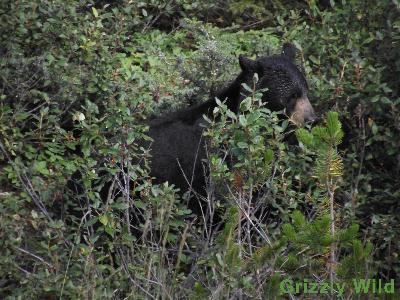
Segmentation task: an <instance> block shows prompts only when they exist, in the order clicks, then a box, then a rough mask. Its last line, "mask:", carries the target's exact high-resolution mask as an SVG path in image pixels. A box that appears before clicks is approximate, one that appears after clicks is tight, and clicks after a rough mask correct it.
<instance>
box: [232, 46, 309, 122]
mask: <svg viewBox="0 0 400 300" xmlns="http://www.w3.org/2000/svg"><path fill="white" fill-rule="evenodd" d="M295 55H296V48H295V46H294V45H292V44H289V43H287V44H284V45H283V49H282V54H281V55H274V56H270V57H261V58H259V59H257V60H251V59H249V58H246V57H244V56H239V64H240V67H241V69H242V71H244V72H251V73H257V74H258V78H259V80H258V83H257V86H256V88H257V89H258V90H259V89H266V91H265V92H264V93H263V98H262V99H263V101H264V102H266V103H267V107H268V108H269V109H271V110H273V111H279V110H285V113H286V114H287V115H288V116H289V118H290V119H291V120H292V121H293V122H294V123H296V124H302V123H306V122H315V121H316V119H317V116H316V115H315V113H314V109H313V107H312V105H311V103H310V101H309V99H308V96H307V92H308V85H307V81H306V78H305V77H304V74H303V73H302V72H301V71H300V70H299V68H298V67H297V66H296V64H295Z"/></svg>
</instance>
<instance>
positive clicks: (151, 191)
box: [0, 0, 400, 299]
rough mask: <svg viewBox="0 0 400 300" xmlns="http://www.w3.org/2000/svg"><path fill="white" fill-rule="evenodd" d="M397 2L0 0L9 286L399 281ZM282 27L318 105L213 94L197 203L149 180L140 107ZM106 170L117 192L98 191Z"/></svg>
mask: <svg viewBox="0 0 400 300" xmlns="http://www.w3.org/2000/svg"><path fill="white" fill-rule="evenodd" d="M399 17H400V4H399V2H398V1H397V0H392V1H389V0H384V1H378V2H377V1H359V0H358V1H356V0H342V1H333V0H331V1H313V0H310V1H289V0H287V1H284V0H281V1H279V0H275V1H266V2H265V3H263V2H260V1H245V0H239V1H216V2H213V3H210V1H185V0H179V1H158V0H155V1H147V2H145V1H143V2H140V1H125V0H120V1H59V0H55V1H54V0H52V1H50V0H46V1H25V0H24V1H2V2H1V3H0V24H1V25H0V41H1V43H0V55H1V60H0V170H1V172H0V298H2V299H3V298H6V299H57V298H58V299H125V298H128V299H153V298H155V299H159V298H160V299H170V298H171V299H185V298H189V299H206V298H210V299H272V298H273V297H278V298H279V297H281V296H282V295H281V296H279V295H280V293H282V288H281V282H283V281H284V280H285V279H288V278H290V279H292V280H293V281H296V282H303V280H304V279H307V280H309V281H315V282H327V283H329V284H333V289H332V291H331V290H329V293H330V292H332V297H333V298H338V299H341V298H343V299H344V298H346V299H349V298H350V299H351V298H353V297H357V295H356V294H355V293H356V291H355V290H354V289H353V288H351V287H352V279H354V278H366V279H368V278H381V279H382V280H384V281H385V282H390V279H394V280H395V283H396V287H397V288H399V280H400V263H399V255H400V242H399V240H400V220H399V216H400V203H399V199H400V181H399V179H398V178H399V176H400V152H399V149H400V139H399V138H398V137H399V135H400V125H399V124H400V96H399V93H400V89H399V87H400V79H399V78H400V77H399V76H398V75H399V72H400V54H399V53H400V52H399V51H398V47H399V43H400V18H399ZM284 42H293V43H294V44H295V45H296V46H297V48H298V49H299V50H300V51H299V53H298V56H297V63H298V65H299V66H301V68H302V69H303V70H304V72H305V74H306V76H307V78H308V83H309V90H310V95H309V98H310V99H311V101H312V103H313V106H314V107H315V109H316V111H317V112H318V114H319V115H320V116H321V117H323V120H324V121H323V122H322V123H321V124H320V125H318V126H316V127H314V128H312V129H311V128H308V127H307V128H303V129H301V130H297V131H296V134H295V133H294V132H293V128H292V127H291V126H289V123H288V121H284V122H282V121H279V120H280V116H279V113H276V112H270V111H269V110H267V109H266V108H265V107H264V106H263V105H262V103H260V102H259V99H260V95H259V94H258V93H255V92H251V96H250V97H249V98H247V99H246V100H245V101H244V102H243V103H242V105H241V108H240V114H239V115H234V114H232V113H231V112H230V111H229V110H227V108H226V106H225V105H224V104H223V103H220V105H219V107H218V109H216V110H215V118H218V120H219V121H218V122H216V121H215V119H208V120H207V121H208V122H209V124H210V127H209V129H208V131H207V135H208V136H209V138H210V141H211V142H210V145H211V147H210V149H209V151H210V153H209V169H210V171H211V176H210V179H209V186H208V196H207V199H202V198H201V197H200V196H197V197H198V199H197V200H198V201H200V202H201V203H203V205H202V207H204V210H205V211H204V212H203V214H197V215H195V214H194V213H193V212H192V211H190V210H189V209H188V206H187V203H188V201H189V198H190V197H192V198H193V197H194V198H196V196H195V195H191V194H189V193H186V194H185V195H180V194H179V193H177V191H176V190H175V188H174V187H173V186H171V185H169V184H167V183H166V184H163V185H160V186H159V185H154V184H152V180H151V178H150V177H149V168H150V162H151V158H150V157H149V153H148V149H144V148H143V147H140V146H139V145H140V141H142V140H143V139H146V138H147V137H146V130H147V128H146V125H144V124H145V122H144V120H145V119H147V118H149V117H150V116H151V115H159V114H163V113H166V112H168V111H173V110H176V109H179V108H181V107H186V106H188V105H192V104H195V103H200V102H202V101H204V100H206V99H208V98H209V97H210V96H211V97H212V95H213V94H215V92H216V91H217V90H218V89H220V88H221V87H223V86H224V85H225V84H226V83H228V82H229V80H231V79H232V78H233V76H234V75H235V74H237V72H238V70H239V65H238V61H237V57H238V55H240V54H245V55H246V56H249V57H256V56H262V55H271V54H276V53H279V51H280V48H281V45H282V44H283V43H284ZM256 80H257V77H255V78H254V81H256ZM246 88H247V89H248V90H249V91H253V87H251V86H248V87H246ZM295 135H296V136H297V139H298V141H297V140H296V142H295V143H293V142H290V143H289V142H288V140H293V138H294V136H295ZM288 136H290V138H288ZM139 161H140V163H138V162H139ZM107 182H114V184H116V185H118V186H119V188H120V189H121V191H122V192H121V193H120V194H119V196H118V197H114V195H111V194H109V195H106V197H105V198H106V199H104V197H101V195H100V194H101V193H102V187H103V186H104V184H105V183H107ZM190 201H192V200H190ZM216 220H217V222H218V223H219V225H216V224H214V223H213V222H216ZM336 284H345V285H346V287H347V288H346V289H345V290H344V292H343V295H341V293H340V289H339V288H337V286H336ZM285 291H286V292H285V293H284V295H283V297H287V298H290V297H292V298H293V297H296V298H302V297H303V298H306V297H309V296H310V295H308V294H307V293H304V290H302V291H299V292H297V291H296V290H291V289H290V288H289V289H286V290H285ZM389 296H390V295H389ZM320 297H324V295H320ZM394 297H396V296H394Z"/></svg>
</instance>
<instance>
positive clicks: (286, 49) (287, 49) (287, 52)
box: [282, 43, 297, 60]
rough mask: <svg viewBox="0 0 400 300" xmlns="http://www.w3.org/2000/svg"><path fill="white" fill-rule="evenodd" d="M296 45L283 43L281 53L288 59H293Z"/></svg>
mask: <svg viewBox="0 0 400 300" xmlns="http://www.w3.org/2000/svg"><path fill="white" fill-rule="evenodd" d="M296 51H297V49H296V47H295V46H294V45H293V44H291V43H285V44H283V47H282V55H284V56H286V57H287V58H289V59H290V60H294V59H295V58H296Z"/></svg>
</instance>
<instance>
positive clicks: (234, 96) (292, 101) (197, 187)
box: [148, 44, 316, 194]
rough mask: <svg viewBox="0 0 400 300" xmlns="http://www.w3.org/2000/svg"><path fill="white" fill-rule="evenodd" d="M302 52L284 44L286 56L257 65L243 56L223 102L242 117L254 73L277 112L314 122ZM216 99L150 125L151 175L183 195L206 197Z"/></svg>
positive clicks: (265, 98) (297, 120)
mask: <svg viewBox="0 0 400 300" xmlns="http://www.w3.org/2000/svg"><path fill="white" fill-rule="evenodd" d="M295 54H296V49H295V47H294V46H293V45H292V44H284V46H283V49H282V53H281V54H280V55H275V56H270V57H261V58H259V59H257V60H255V61H253V60H251V59H248V58H246V57H243V56H240V57H239V64H240V68H241V72H240V74H239V75H238V76H237V77H236V79H235V80H234V81H233V82H232V83H231V84H230V85H229V86H228V87H226V88H225V89H223V90H222V91H221V92H219V93H218V94H217V98H219V99H220V100H221V101H226V105H227V106H228V108H229V109H230V110H231V111H233V112H235V113H237V112H238V107H239V104H240V102H241V101H242V100H243V99H244V97H245V96H244V93H245V90H244V89H243V86H242V84H243V83H246V84H250V83H251V82H252V79H253V75H254V73H257V74H258V77H259V81H258V83H257V86H256V88H257V89H264V88H268V89H267V91H266V92H265V93H264V94H263V98H262V99H263V101H265V102H266V103H267V107H268V108H269V109H271V110H274V111H279V110H283V109H285V111H286V114H287V115H288V116H289V117H290V118H291V119H292V120H293V121H294V122H295V123H303V122H313V121H314V120H315V119H316V116H315V113H314V110H313V108H312V106H311V104H310V101H309V100H308V97H307V91H308V86H307V81H306V79H305V77H304V75H303V73H302V72H301V71H300V70H299V69H298V67H297V66H296V64H295V62H294V59H295ZM216 106H217V104H216V101H215V98H213V99H210V100H208V101H207V102H205V103H203V104H200V105H197V106H193V107H189V108H187V109H184V110H181V111H178V112H175V113H172V114H170V115H167V116H163V117H159V118H155V119H153V120H151V121H150V122H149V126H150V129H149V133H148V135H149V136H150V137H151V138H152V139H153V142H152V144H151V146H150V148H151V152H150V153H151V155H152V158H151V176H152V177H154V178H155V179H156V182H157V183H161V182H165V181H168V182H169V183H173V184H174V185H175V186H176V187H178V188H179V189H180V190H181V191H186V190H188V188H192V190H194V191H196V192H199V193H200V194H203V193H204V187H205V174H204V169H203V167H202V160H204V159H205V158H206V150H205V139H204V137H203V136H202V133H203V130H204V127H203V126H201V124H202V123H204V122H203V121H204V119H203V114H210V113H212V111H213V108H214V107H216Z"/></svg>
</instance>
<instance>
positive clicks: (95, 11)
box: [92, 6, 99, 18]
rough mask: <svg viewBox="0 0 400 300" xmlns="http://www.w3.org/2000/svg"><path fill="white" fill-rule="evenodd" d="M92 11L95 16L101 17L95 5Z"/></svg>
mask: <svg viewBox="0 0 400 300" xmlns="http://www.w3.org/2000/svg"><path fill="white" fill-rule="evenodd" d="M92 12H93V15H94V17H95V18H98V17H99V13H98V12H97V9H96V8H95V7H94V6H93V7H92Z"/></svg>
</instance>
